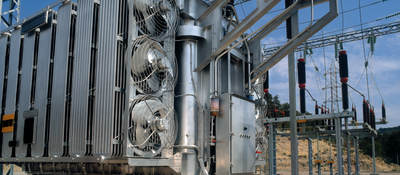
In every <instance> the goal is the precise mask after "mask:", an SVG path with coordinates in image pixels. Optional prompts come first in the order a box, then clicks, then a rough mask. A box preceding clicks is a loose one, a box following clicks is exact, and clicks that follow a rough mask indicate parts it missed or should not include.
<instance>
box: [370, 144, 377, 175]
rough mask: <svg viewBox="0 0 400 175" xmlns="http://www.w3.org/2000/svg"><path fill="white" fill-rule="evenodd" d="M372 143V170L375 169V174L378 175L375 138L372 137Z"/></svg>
mask: <svg viewBox="0 0 400 175" xmlns="http://www.w3.org/2000/svg"><path fill="white" fill-rule="evenodd" d="M371 141H372V168H373V173H372V174H374V175H375V174H376V158H375V136H372V137H371Z"/></svg>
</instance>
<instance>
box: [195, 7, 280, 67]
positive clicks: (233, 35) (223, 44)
mask: <svg viewBox="0 0 400 175" xmlns="http://www.w3.org/2000/svg"><path fill="white" fill-rule="evenodd" d="M279 1H280V0H257V8H256V9H255V10H254V11H253V12H251V13H250V14H249V15H248V16H246V17H245V18H244V20H243V21H241V22H240V23H239V24H238V25H237V26H236V27H235V29H233V30H232V31H231V32H229V33H228V34H227V35H226V36H225V37H224V38H223V39H222V40H221V41H219V42H218V47H217V49H216V50H215V51H214V52H213V53H212V54H210V56H208V58H207V59H206V60H205V61H204V62H203V63H201V64H200V65H199V66H198V67H197V68H196V69H195V71H196V72H198V71H201V70H203V69H204V68H205V67H206V66H208V65H209V64H210V62H211V61H213V60H215V59H217V58H218V57H219V56H221V55H223V52H224V51H226V50H227V48H228V47H229V45H231V44H232V43H234V42H235V41H236V40H237V39H238V38H239V37H240V36H242V35H243V34H244V33H245V32H246V31H247V30H249V29H250V28H251V27H252V26H253V25H254V24H255V23H256V22H257V21H258V20H260V18H262V17H263V16H264V15H265V14H266V13H267V12H268V11H269V10H271V9H272V8H273V7H274V6H275V5H276V4H278V3H279ZM206 12H207V11H206ZM206 12H205V13H206ZM207 16H208V15H207Z"/></svg>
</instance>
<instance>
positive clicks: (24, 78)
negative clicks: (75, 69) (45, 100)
mask: <svg viewBox="0 0 400 175" xmlns="http://www.w3.org/2000/svg"><path fill="white" fill-rule="evenodd" d="M34 48H35V35H34V34H30V35H29V34H28V35H27V36H25V39H24V50H23V58H22V75H21V93H20V102H19V111H20V114H21V117H20V118H19V120H18V124H17V130H18V131H20V132H17V141H18V142H19V145H18V147H17V149H16V156H17V157H25V156H26V153H27V145H26V144H24V143H23V138H24V132H23V131H24V123H25V120H24V118H23V117H22V113H23V112H24V111H27V110H29V107H30V98H31V84H32V66H33V64H32V63H33V53H34Z"/></svg>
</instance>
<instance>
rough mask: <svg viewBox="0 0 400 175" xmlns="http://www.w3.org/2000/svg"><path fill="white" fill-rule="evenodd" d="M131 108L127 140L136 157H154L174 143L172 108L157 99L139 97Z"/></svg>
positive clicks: (174, 132)
mask: <svg viewBox="0 0 400 175" xmlns="http://www.w3.org/2000/svg"><path fill="white" fill-rule="evenodd" d="M133 105H134V106H133V108H132V113H131V114H132V120H131V121H132V122H131V127H130V130H129V133H130V134H129V138H130V141H131V143H132V145H133V146H132V148H133V150H134V152H135V154H136V155H139V156H142V157H155V156H158V155H160V153H161V151H162V150H163V149H164V148H166V147H169V146H171V145H172V144H173V143H174V142H175V138H176V131H175V128H176V127H175V117H174V115H173V112H172V108H169V107H167V106H166V105H164V104H163V103H162V102H161V101H160V100H159V99H158V98H155V97H145V96H139V100H136V102H134V104H133Z"/></svg>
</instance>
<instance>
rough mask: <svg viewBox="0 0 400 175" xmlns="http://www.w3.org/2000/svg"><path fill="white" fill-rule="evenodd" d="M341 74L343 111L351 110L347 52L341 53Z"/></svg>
mask: <svg viewBox="0 0 400 175" xmlns="http://www.w3.org/2000/svg"><path fill="white" fill-rule="evenodd" d="M339 73H340V81H341V82H342V104H343V109H344V110H347V109H349V91H348V85H347V82H348V80H349V66H348V60H347V53H346V51H344V50H342V51H340V52H339Z"/></svg>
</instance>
